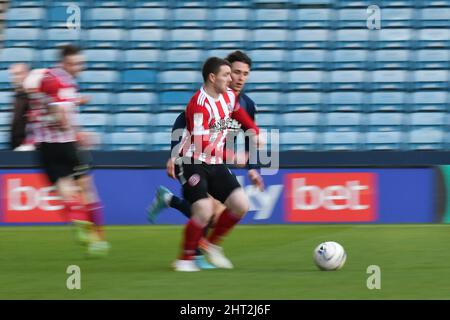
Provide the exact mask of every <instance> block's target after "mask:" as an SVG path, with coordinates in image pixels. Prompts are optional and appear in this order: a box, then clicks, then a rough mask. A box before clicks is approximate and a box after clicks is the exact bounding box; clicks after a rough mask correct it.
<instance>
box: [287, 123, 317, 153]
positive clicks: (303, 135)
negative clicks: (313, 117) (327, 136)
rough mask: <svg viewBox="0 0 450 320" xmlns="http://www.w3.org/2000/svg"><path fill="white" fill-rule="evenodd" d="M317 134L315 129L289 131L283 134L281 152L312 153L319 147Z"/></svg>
mask: <svg viewBox="0 0 450 320" xmlns="http://www.w3.org/2000/svg"><path fill="white" fill-rule="evenodd" d="M317 140H318V139H317V133H316V131H315V130H314V129H313V128H309V129H304V130H301V131H293V130H289V131H286V132H281V134H280V142H281V150H282V151H287V150H305V151H312V150H314V149H316V146H317Z"/></svg>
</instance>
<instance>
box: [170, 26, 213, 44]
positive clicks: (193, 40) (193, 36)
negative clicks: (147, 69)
mask: <svg viewBox="0 0 450 320" xmlns="http://www.w3.org/2000/svg"><path fill="white" fill-rule="evenodd" d="M205 31H206V30H201V29H187V28H185V29H173V30H171V31H170V37H169V39H170V42H169V43H168V46H169V48H170V49H202V48H204V47H205V42H204V41H205V40H206V37H205ZM212 33H213V34H212V36H211V31H209V32H208V39H210V37H212V39H213V40H214V33H215V31H213V32H212Z"/></svg>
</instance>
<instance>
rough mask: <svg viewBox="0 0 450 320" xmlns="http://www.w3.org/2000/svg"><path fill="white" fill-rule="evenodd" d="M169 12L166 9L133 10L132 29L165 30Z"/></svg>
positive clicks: (130, 21)
mask: <svg viewBox="0 0 450 320" xmlns="http://www.w3.org/2000/svg"><path fill="white" fill-rule="evenodd" d="M168 15H169V11H168V10H167V9H166V8H136V9H132V11H131V17H132V19H131V20H129V23H130V25H131V28H136V29H138V28H164V27H166V24H167V20H168V19H167V17H168Z"/></svg>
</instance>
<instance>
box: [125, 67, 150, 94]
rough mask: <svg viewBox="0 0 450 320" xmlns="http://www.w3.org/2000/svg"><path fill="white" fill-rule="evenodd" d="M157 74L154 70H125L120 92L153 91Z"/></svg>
mask: <svg viewBox="0 0 450 320" xmlns="http://www.w3.org/2000/svg"><path fill="white" fill-rule="evenodd" d="M155 82H156V72H155V71H153V70H124V71H123V72H122V85H121V88H120V90H122V91H126V90H153V89H154V88H155Z"/></svg>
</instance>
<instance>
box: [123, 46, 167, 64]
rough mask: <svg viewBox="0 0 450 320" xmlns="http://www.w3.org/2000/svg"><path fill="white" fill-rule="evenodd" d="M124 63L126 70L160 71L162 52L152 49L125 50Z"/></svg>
mask: <svg viewBox="0 0 450 320" xmlns="http://www.w3.org/2000/svg"><path fill="white" fill-rule="evenodd" d="M123 53H124V60H123V62H122V65H123V68H125V69H158V68H159V67H160V65H161V62H160V61H161V60H160V51H159V50H152V49H146V50H145V49H144V50H141V49H138V50H133V49H131V50H124V51H123Z"/></svg>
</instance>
